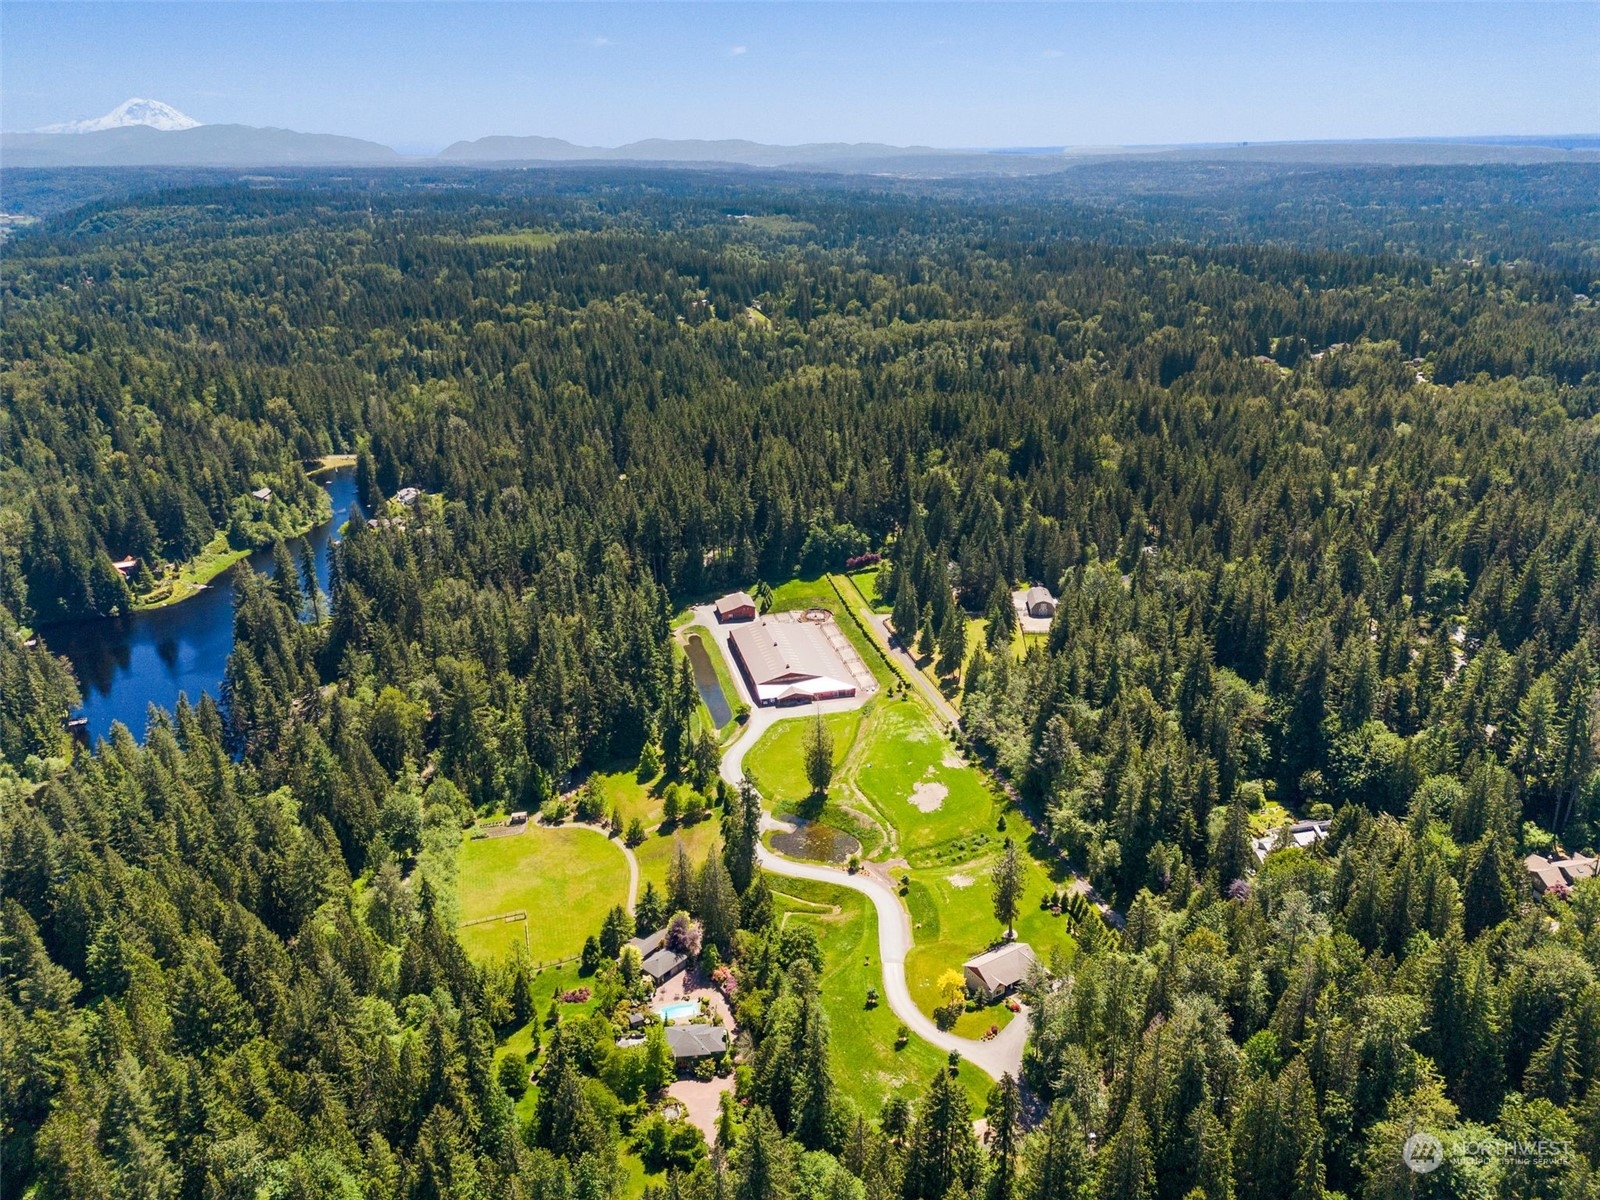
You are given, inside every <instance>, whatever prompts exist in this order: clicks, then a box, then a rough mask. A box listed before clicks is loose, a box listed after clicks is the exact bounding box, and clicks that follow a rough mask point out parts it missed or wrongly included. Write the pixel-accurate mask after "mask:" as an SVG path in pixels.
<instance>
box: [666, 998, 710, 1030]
mask: <svg viewBox="0 0 1600 1200" xmlns="http://www.w3.org/2000/svg"><path fill="white" fill-rule="evenodd" d="M699 1015H700V1006H699V1005H698V1004H696V1003H695V1002H694V1001H692V1000H679V1001H678V1002H677V1003H675V1004H663V1005H662V1006H661V1007H660V1008H658V1009H656V1016H658V1017H660V1018H661V1019H662V1020H663V1021H665V1022H666V1023H667V1024H668V1025H671V1024H672V1023H673V1022H674V1021H688V1020H692V1019H693V1018H695V1017H698V1016H699Z"/></svg>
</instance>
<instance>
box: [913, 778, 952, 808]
mask: <svg viewBox="0 0 1600 1200" xmlns="http://www.w3.org/2000/svg"><path fill="white" fill-rule="evenodd" d="M949 794H950V789H949V788H947V787H945V785H944V784H942V783H929V782H928V781H927V780H923V781H922V782H921V783H919V784H917V786H916V787H914V788H912V789H911V807H912V808H914V809H916V810H917V811H918V812H920V813H931V812H938V811H939V809H941V808H942V807H944V799H945V797H946V796H948V795H949Z"/></svg>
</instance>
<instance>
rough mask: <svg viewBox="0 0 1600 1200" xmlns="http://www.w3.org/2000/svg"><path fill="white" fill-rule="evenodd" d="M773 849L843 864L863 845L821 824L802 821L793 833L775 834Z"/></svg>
mask: <svg viewBox="0 0 1600 1200" xmlns="http://www.w3.org/2000/svg"><path fill="white" fill-rule="evenodd" d="M772 848H773V849H774V850H776V851H777V852H778V853H779V854H787V855H788V856H789V857H790V858H808V859H810V860H811V861H812V862H827V863H842V862H845V861H847V860H848V859H849V857H850V856H851V855H852V854H860V853H861V843H860V842H858V841H856V839H855V838H853V837H851V836H850V835H849V834H848V833H843V832H841V831H840V830H837V829H835V828H834V827H833V826H831V825H824V824H822V822H820V821H801V822H799V823H798V824H796V825H795V827H794V828H793V829H792V830H791V829H785V830H781V831H779V832H778V833H775V834H773V835H772Z"/></svg>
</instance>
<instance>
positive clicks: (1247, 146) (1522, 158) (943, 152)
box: [0, 96, 1600, 176]
mask: <svg viewBox="0 0 1600 1200" xmlns="http://www.w3.org/2000/svg"><path fill="white" fill-rule="evenodd" d="M1112 158H1115V159H1127V158H1140V159H1162V158H1168V159H1188V160H1217V161H1245V162H1274V163H1282V164H1321V165H1326V166H1333V165H1345V164H1353V163H1368V164H1372V165H1389V166H1402V165H1425V164H1476V163H1527V162H1597V161H1600V135H1593V134H1571V135H1561V136H1554V135H1552V136H1549V137H1528V136H1502V137H1483V138H1460V137H1453V138H1414V139H1404V138H1400V139H1392V140H1364V141H1343V142H1340V141H1316V142H1310V141H1308V142H1238V143H1227V144H1212V145H1174V146H1121V147H1115V146H1113V147H1085V146H1080V147H1065V148H1062V147H1031V148H1030V147H1015V148H998V149H966V150H962V149H940V148H938V147H934V146H891V145H886V144H884V143H881V142H808V143H803V144H800V145H794V146H776V145H769V144H767V143H763V142H753V141H748V140H746V139H743V138H723V139H700V138H678V139H674V138H646V139H644V140H642V141H637V142H629V143H628V144H627V145H623V146H614V147H606V146H582V145H577V144H575V143H573V142H569V141H566V140H565V139H563V138H554V137H537V136H533V137H520V136H510V135H496V136H492V137H482V138H477V139H474V140H470V141H459V142H454V143H452V144H451V145H449V146H446V147H445V148H444V149H443V150H441V151H440V152H439V153H438V154H437V155H434V156H410V157H408V156H404V155H401V154H399V153H398V152H396V151H395V150H393V149H392V148H390V147H388V146H385V145H382V144H380V143H378V142H372V141H366V140H364V139H362V138H354V137H343V136H340V135H337V134H328V133H299V132H297V131H295V130H291V129H274V128H260V127H257V126H253V125H206V124H202V123H201V122H199V121H197V120H195V119H194V118H193V117H190V116H188V115H187V114H185V113H182V112H179V111H178V110H177V109H175V108H173V107H172V106H171V105H170V104H165V103H163V102H162V101H160V100H149V99H145V98H143V97H138V96H135V97H132V98H130V99H128V100H125V101H124V102H123V103H122V104H120V105H118V106H117V107H116V108H114V109H112V110H111V111H110V112H109V113H106V114H105V115H104V116H102V117H94V118H90V119H87V120H81V121H69V122H65V123H63V124H58V125H50V126H46V127H45V128H44V129H40V130H36V131H34V132H32V133H6V134H0V166H6V167H157V166H186V167H272V166H298V167H308V166H385V165H400V164H403V163H412V164H418V165H420V164H426V163H434V164H439V165H459V166H489V165H493V164H497V163H499V164H538V163H584V162H589V163H653V164H656V165H659V166H692V165H703V166H738V167H755V168H765V169H781V168H809V169H812V170H820V171H839V172H845V173H855V174H872V173H882V174H894V175H905V176H941V175H970V174H1002V175H1022V174H1030V175H1031V174H1040V173H1045V172H1050V171H1059V170H1062V169H1064V168H1066V167H1069V166H1073V165H1076V164H1080V163H1084V162H1088V161H1092V160H1105V159H1112Z"/></svg>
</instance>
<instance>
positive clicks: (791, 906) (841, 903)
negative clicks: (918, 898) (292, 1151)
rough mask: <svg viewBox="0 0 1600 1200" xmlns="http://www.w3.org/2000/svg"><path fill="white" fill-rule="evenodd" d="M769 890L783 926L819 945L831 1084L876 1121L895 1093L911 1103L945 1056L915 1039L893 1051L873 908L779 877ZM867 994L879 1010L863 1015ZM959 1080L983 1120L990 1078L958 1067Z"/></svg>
mask: <svg viewBox="0 0 1600 1200" xmlns="http://www.w3.org/2000/svg"><path fill="white" fill-rule="evenodd" d="M771 883H772V886H773V888H774V889H776V890H777V892H778V895H777V896H776V897H775V899H776V901H777V905H776V909H777V911H778V912H780V913H782V914H784V915H783V916H782V918H781V919H782V920H785V921H806V922H809V923H811V924H812V925H813V926H814V927H815V929H816V931H817V937H818V940H819V941H820V942H821V944H822V952H823V955H824V958H825V961H824V965H823V971H822V979H821V984H822V1002H823V1007H824V1008H826V1009H827V1012H828V1023H829V1026H830V1031H831V1039H830V1055H829V1057H830V1059H831V1065H832V1068H833V1071H832V1074H833V1078H834V1081H835V1082H836V1083H837V1084H838V1086H839V1088H840V1090H841V1091H843V1092H844V1093H845V1094H846V1095H848V1096H849V1097H850V1098H851V1099H853V1100H854V1101H855V1102H856V1103H857V1104H858V1105H859V1106H860V1107H861V1110H862V1112H864V1113H865V1114H867V1115H868V1116H869V1117H876V1116H877V1114H878V1112H879V1110H880V1109H881V1108H882V1107H883V1102H884V1100H886V1099H887V1098H888V1097H889V1096H891V1095H893V1094H895V1093H897V1092H898V1093H900V1094H902V1095H904V1096H905V1097H906V1098H907V1099H910V1100H913V1101H914V1100H915V1099H916V1098H917V1096H919V1095H920V1094H921V1093H922V1092H923V1091H924V1090H925V1089H926V1087H927V1084H928V1080H929V1079H931V1078H932V1077H933V1073H934V1072H935V1071H936V1070H939V1069H940V1068H942V1067H943V1066H944V1065H945V1062H946V1059H945V1054H944V1051H942V1050H939V1049H938V1048H936V1047H934V1046H931V1045H929V1044H928V1043H927V1042H924V1041H922V1040H921V1039H920V1038H915V1037H913V1038H912V1039H911V1041H910V1042H909V1043H908V1044H907V1045H906V1047H905V1049H903V1050H896V1049H895V1048H894V1041H895V1034H896V1032H897V1031H898V1029H899V1027H900V1020H899V1018H898V1017H896V1016H895V1015H894V1013H893V1012H891V1011H890V1010H889V1005H888V1003H887V1002H885V1001H883V1000H882V999H881V996H882V993H883V964H882V962H881V960H880V959H879V958H878V918H877V913H876V911H875V910H874V909H873V907H872V905H871V903H869V902H868V900H867V898H866V897H865V896H863V895H861V894H860V893H859V892H853V891H851V890H849V889H848V888H842V887H834V886H832V885H829V884H821V883H811V882H809V881H806V880H800V879H783V878H778V877H773V878H771ZM791 897H792V898H793V899H791ZM797 901H798V902H797ZM819 906H822V907H820V908H819ZM869 987H875V988H877V989H878V992H879V996H880V1000H879V1003H878V1005H877V1007H876V1008H870V1009H869V1008H867V1007H866V997H867V988H869ZM960 1080H961V1083H962V1085H963V1086H964V1087H965V1088H966V1089H967V1094H968V1096H969V1097H970V1100H971V1103H972V1106H973V1109H974V1111H975V1112H981V1111H982V1107H983V1101H984V1097H985V1096H987V1095H988V1092H989V1087H990V1079H989V1077H988V1076H987V1075H985V1074H984V1073H983V1072H982V1071H980V1070H978V1068H977V1067H975V1066H973V1065H972V1064H971V1063H962V1064H961V1073H960Z"/></svg>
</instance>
